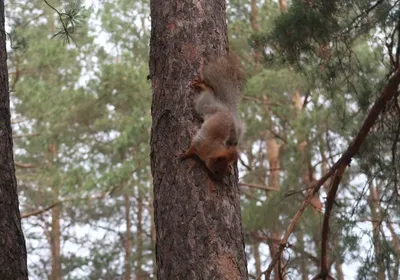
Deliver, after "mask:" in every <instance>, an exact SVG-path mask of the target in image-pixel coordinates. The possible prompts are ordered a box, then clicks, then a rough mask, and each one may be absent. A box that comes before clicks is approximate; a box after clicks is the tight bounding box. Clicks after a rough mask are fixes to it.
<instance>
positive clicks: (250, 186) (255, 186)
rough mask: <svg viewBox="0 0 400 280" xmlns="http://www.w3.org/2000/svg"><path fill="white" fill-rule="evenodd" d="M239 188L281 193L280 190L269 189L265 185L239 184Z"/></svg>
mask: <svg viewBox="0 0 400 280" xmlns="http://www.w3.org/2000/svg"><path fill="white" fill-rule="evenodd" d="M239 186H240V187H244V186H247V187H249V188H253V189H260V190H266V191H279V189H278V188H275V187H268V186H264V185H258V184H251V183H246V182H239Z"/></svg>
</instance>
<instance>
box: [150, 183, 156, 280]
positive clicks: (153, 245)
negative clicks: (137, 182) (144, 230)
mask: <svg viewBox="0 0 400 280" xmlns="http://www.w3.org/2000/svg"><path fill="white" fill-rule="evenodd" d="M151 181H152V180H151ZM153 202H154V195H153V194H152V195H151V202H150V207H149V212H150V215H151V226H150V236H151V248H152V251H153V253H152V259H151V261H152V265H153V279H154V280H156V279H157V263H156V253H155V252H156V226H155V224H154V206H153V205H154V203H153Z"/></svg>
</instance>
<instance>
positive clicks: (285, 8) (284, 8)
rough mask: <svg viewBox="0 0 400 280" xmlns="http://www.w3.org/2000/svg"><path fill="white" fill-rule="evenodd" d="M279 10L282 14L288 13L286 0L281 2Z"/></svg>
mask: <svg viewBox="0 0 400 280" xmlns="http://www.w3.org/2000/svg"><path fill="white" fill-rule="evenodd" d="M279 9H280V10H281V12H287V4H286V0H279Z"/></svg>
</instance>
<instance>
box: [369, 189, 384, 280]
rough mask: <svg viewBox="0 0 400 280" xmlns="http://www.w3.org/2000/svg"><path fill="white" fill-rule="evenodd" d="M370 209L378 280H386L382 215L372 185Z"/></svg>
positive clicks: (377, 195) (376, 193)
mask: <svg viewBox="0 0 400 280" xmlns="http://www.w3.org/2000/svg"><path fill="white" fill-rule="evenodd" d="M369 192H370V195H369V201H368V204H369V208H370V211H371V221H372V222H371V223H372V235H373V239H372V240H373V244H374V249H375V259H376V265H377V267H378V275H377V277H378V278H377V279H378V280H385V279H386V278H385V264H384V262H383V256H382V244H381V233H380V222H379V221H380V215H379V194H378V192H377V190H376V189H375V187H374V186H373V185H372V184H371V185H370V187H369Z"/></svg>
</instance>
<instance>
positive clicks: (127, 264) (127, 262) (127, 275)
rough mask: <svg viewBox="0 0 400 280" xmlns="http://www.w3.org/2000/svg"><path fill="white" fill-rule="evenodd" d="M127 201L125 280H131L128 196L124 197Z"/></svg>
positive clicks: (129, 202)
mask: <svg viewBox="0 0 400 280" xmlns="http://www.w3.org/2000/svg"><path fill="white" fill-rule="evenodd" d="M124 201H125V224H126V231H125V237H124V239H125V240H124V249H125V272H124V280H130V279H131V273H132V264H131V262H132V240H131V201H130V197H129V195H128V194H125V195H124Z"/></svg>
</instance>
